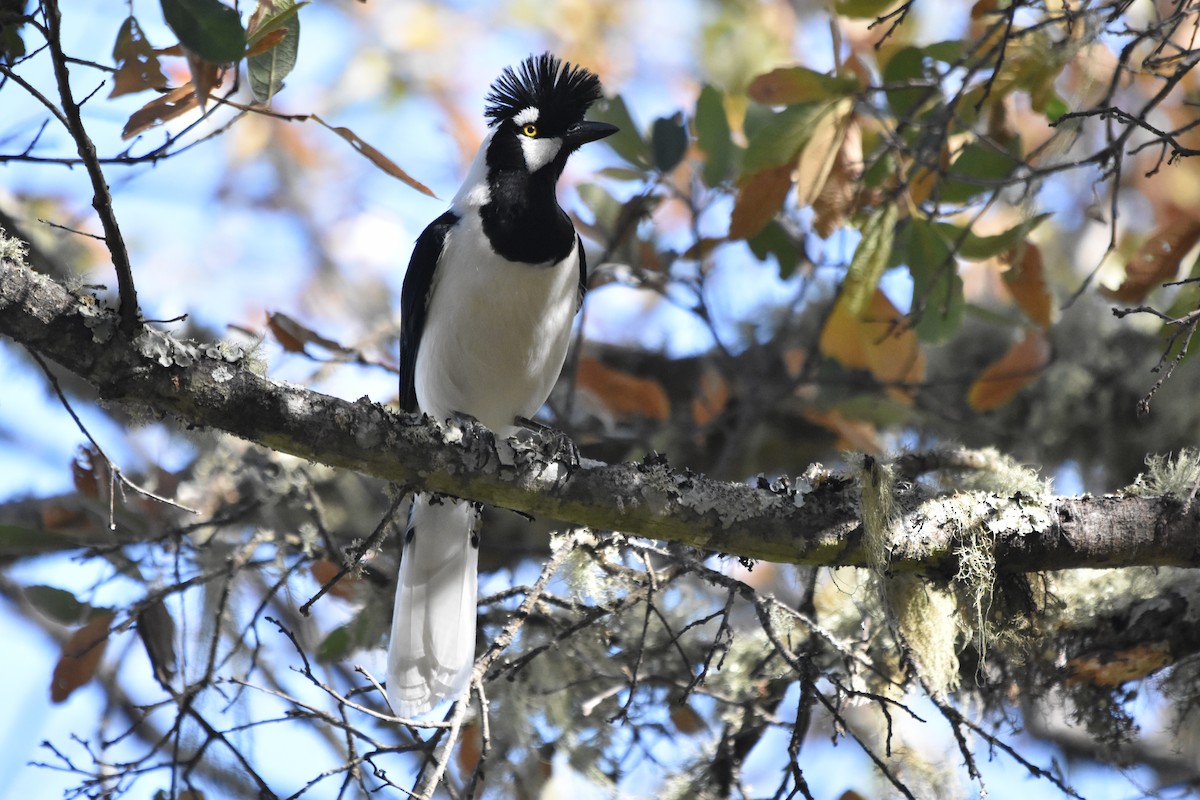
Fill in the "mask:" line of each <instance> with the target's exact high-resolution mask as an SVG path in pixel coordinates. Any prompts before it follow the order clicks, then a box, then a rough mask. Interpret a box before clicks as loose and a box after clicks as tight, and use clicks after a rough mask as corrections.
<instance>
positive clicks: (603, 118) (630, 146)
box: [588, 95, 651, 167]
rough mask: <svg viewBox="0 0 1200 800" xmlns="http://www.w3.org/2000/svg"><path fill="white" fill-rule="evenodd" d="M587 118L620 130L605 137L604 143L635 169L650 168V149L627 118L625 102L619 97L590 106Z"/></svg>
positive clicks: (606, 99)
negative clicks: (614, 126)
mask: <svg viewBox="0 0 1200 800" xmlns="http://www.w3.org/2000/svg"><path fill="white" fill-rule="evenodd" d="M588 118H589V119H594V120H596V121H598V122H607V123H609V124H610V125H616V126H617V127H618V128H620V129H621V130H619V131H617V132H616V133H614V134H613V135H612V136H606V137H605V138H604V143H605V144H607V145H608V146H609V147H611V148H612V149H613V152H615V153H616V154H617V155H619V156H620V157H621V158H623V159H625V160H626V161H628V162H629V163H630V164H633V165H634V166H636V167H648V166H650V163H651V162H650V148H649V146H648V145H647V144H646V140H645V139H643V138H642V134H641V133H640V132H639V131H638V127H637V125H636V124H635V123H634V121H633V117H631V116H629V109H628V108H626V107H625V101H624V100H623V99H622V98H621V96H620V95H617V96H616V97H608V98H604V99H602V100H600V102H598V103H596V104H595V105H594V106H592V109H591V111H589V112H588Z"/></svg>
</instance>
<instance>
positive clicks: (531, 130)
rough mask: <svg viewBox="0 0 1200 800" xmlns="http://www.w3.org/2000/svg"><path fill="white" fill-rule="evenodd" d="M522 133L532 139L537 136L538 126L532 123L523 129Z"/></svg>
mask: <svg viewBox="0 0 1200 800" xmlns="http://www.w3.org/2000/svg"><path fill="white" fill-rule="evenodd" d="M521 133H523V134H525V135H526V136H528V137H530V138H532V137H534V136H537V125H534V124H533V123H532V122H530V123H528V124H526V125H525V126H524V127H522V128H521Z"/></svg>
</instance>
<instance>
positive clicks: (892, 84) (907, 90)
mask: <svg viewBox="0 0 1200 800" xmlns="http://www.w3.org/2000/svg"><path fill="white" fill-rule="evenodd" d="M883 85H884V86H886V87H888V89H887V92H886V95H887V100H888V105H890V106H891V107H892V113H893V114H895V115H896V117H905V116H908V115H909V114H911V113H913V112H914V111H915V110H916V108H917V105H918V104H922V105H923V104H925V103H927V102H928V101H929V100H932V99H934V98H940V96H941V93H940V91H938V90H937V88H936V87H934V86H933V85H932V84H931V82H930V79H929V76H928V75H927V74H926V72H925V53H924V52H923V51H922V50H921V49H920V48H918V47H912V46H909V47H904V48H901V49H900V50H898V51H896V53H895V54H894V55H892V57H891V58H890V59H889V60H888V62H887V64H885V65H884V67H883Z"/></svg>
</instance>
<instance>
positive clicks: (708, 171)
mask: <svg viewBox="0 0 1200 800" xmlns="http://www.w3.org/2000/svg"><path fill="white" fill-rule="evenodd" d="M692 125H693V127H695V129H696V146H697V147H699V148H700V150H701V152H703V153H704V155H705V160H704V170H703V173H702V176H703V178H704V183H705V184H707V185H708V186H718V185H720V184H721V183H722V182H723V181H725V180H726V179H728V178H729V177H730V175H731V174H732V172H733V162H734V157H735V156H736V146H735V145H734V143H733V138H732V135H731V133H730V130H729V118H728V117H727V116H726V115H725V101H724V98H723V97H722V95H721V93H720V92H719V91H718V90H717V89H715V88H713V87H712V86H708V85H705V87H704V88H703V89H701V90H700V97H699V98H697V100H696V115H695V117H694V118H693V120H692Z"/></svg>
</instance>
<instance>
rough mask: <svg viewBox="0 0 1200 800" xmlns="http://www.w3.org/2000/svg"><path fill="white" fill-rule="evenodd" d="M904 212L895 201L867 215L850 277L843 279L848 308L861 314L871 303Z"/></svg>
mask: <svg viewBox="0 0 1200 800" xmlns="http://www.w3.org/2000/svg"><path fill="white" fill-rule="evenodd" d="M899 216H900V212H899V210H898V209H897V207H896V205H895V204H894V203H889V204H888V205H886V206H883V207H882V208H877V209H875V210H874V211H872V212H871V216H869V217H867V221H866V223H865V224H864V225H863V228H862V239H860V240H859V242H858V247H856V248H855V249H854V257H853V258H852V259H850V267H849V269H847V270H846V280H845V281H844V282H843V283H842V297H843V298H844V299H845V301H846V309H847V310H848V311H849V312H850V313H852V314H854V315H855V316H858V315H860V314H862V312H863V310H864V309H865V308H866V307H867V303H868V302H869V301H870V299H871V296H872V295H873V294H875V287H877V286H878V285H879V279H880V277H882V275H883V270H884V267H886V266H887V263H888V259H889V258H890V257H891V255H892V243H893V241H894V240H895V236H896V220H897V219H898V218H899Z"/></svg>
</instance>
